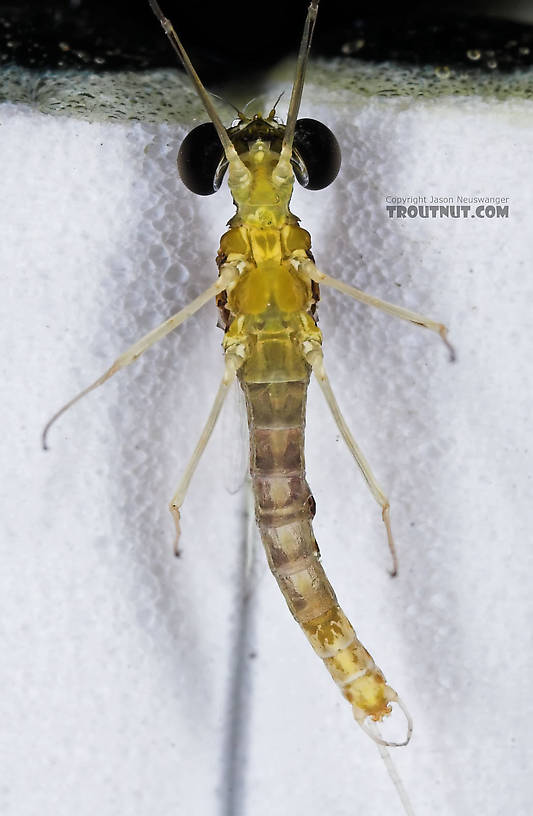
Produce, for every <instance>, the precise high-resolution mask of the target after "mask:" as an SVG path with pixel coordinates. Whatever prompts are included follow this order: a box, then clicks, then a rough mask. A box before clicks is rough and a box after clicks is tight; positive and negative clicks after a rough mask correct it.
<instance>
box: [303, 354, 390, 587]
mask: <svg viewBox="0 0 533 816" xmlns="http://www.w3.org/2000/svg"><path fill="white" fill-rule="evenodd" d="M304 354H305V358H306V360H307V362H308V363H309V364H310V365H311V366H312V368H313V373H314V375H315V376H316V378H317V380H318V383H319V385H320V387H321V389H322V393H323V394H324V396H325V398H326V401H327V403H328V405H329V407H330V410H331V413H332V414H333V418H334V419H335V422H336V423H337V427H338V429H339V431H340V432H341V434H342V437H343V439H344V441H345V442H346V444H347V445H348V448H349V450H350V453H351V454H352V456H353V458H354V459H355V461H356V463H357V466H358V468H359V470H360V471H361V473H362V474H363V476H364V479H365V481H366V483H367V485H368V487H369V488H370V492H371V493H372V495H373V496H374V498H375V500H376V501H377V503H378V504H379V506H380V507H381V517H382V519H383V523H384V524H385V529H386V531H387V542H388V545H389V550H390V554H391V557H392V570H391V575H392V576H394V575H396V574H397V573H398V556H397V555H396V547H395V546H394V539H393V537H392V530H391V525H390V504H389V500H388V498H387V497H386V495H385V494H384V492H383V490H382V489H381V487H380V486H379V484H378V483H377V481H376V478H375V476H374V474H373V473H372V471H371V469H370V465H369V464H368V462H367V461H366V459H365V457H364V455H363V452H362V450H361V448H360V447H359V445H358V444H357V442H356V441H355V439H354V438H353V436H352V434H351V431H350V429H349V427H348V425H347V424H346V421H345V419H344V417H343V415H342V414H341V411H340V408H339V406H338V405H337V400H336V399H335V395H334V393H333V391H332V388H331V385H330V382H329V379H328V376H327V374H326V370H325V368H324V358H323V355H322V349H321V347H320V344H319V343H317V342H316V341H313V340H306V341H305V342H304Z"/></svg>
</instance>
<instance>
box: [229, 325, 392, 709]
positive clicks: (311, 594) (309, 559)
mask: <svg viewBox="0 0 533 816" xmlns="http://www.w3.org/2000/svg"><path fill="white" fill-rule="evenodd" d="M280 342H281V338H279V339H277V340H276V339H275V338H269V339H263V340H262V341H260V340H258V341H257V344H256V347H255V352H256V354H257V353H259V355H260V358H261V359H260V360H258V359H254V353H253V352H252V354H251V356H250V359H249V360H247V361H246V362H245V364H244V365H243V368H242V369H241V371H240V372H239V376H240V381H241V387H242V389H243V391H244V394H245V397H246V405H247V412H248V423H249V429H250V473H251V477H252V485H253V491H254V497H255V512H256V519H257V524H258V526H259V531H260V534H261V539H262V542H263V545H264V547H265V551H266V555H267V559H268V563H269V566H270V569H271V570H272V573H273V575H274V577H275V578H276V581H277V582H278V585H279V587H280V589H281V591H282V593H283V596H284V598H285V601H286V603H287V606H288V607H289V609H290V611H291V613H292V615H293V617H294V618H295V620H296V621H297V622H298V623H299V625H300V626H301V628H302V629H303V631H304V632H305V634H306V636H307V638H308V640H309V641H310V643H311V645H312V646H313V649H314V650H315V652H316V653H317V654H318V656H319V657H320V658H321V659H322V660H323V661H324V664H325V665H326V668H327V669H328V671H329V672H330V674H331V675H332V677H333V679H334V680H335V682H336V683H337V684H338V686H339V687H340V689H341V691H342V693H343V695H344V696H345V697H346V699H347V700H349V701H350V703H351V704H352V707H353V713H354V716H355V717H356V719H357V720H358V721H359V722H362V721H363V720H364V719H365V717H366V716H369V715H370V716H371V717H372V718H373V719H375V720H381V719H382V718H383V716H385V715H386V714H388V713H390V710H391V709H390V705H389V703H390V702H392V701H394V700H396V699H397V695H396V693H395V692H394V690H393V689H392V688H390V687H389V686H388V685H387V684H386V683H385V678H384V676H383V674H382V673H381V671H380V670H379V669H378V668H377V667H376V665H375V663H374V661H373V660H372V658H371V656H370V654H369V653H368V652H367V651H366V649H365V648H364V647H363V645H362V644H361V643H360V641H359V640H358V639H357V637H356V635H355V632H354V630H353V628H352V626H351V624H350V622H349V620H348V619H347V617H346V616H345V615H344V613H343V611H342V609H341V608H340V606H339V604H338V601H337V598H336V595H335V592H334V591H333V587H332V586H331V584H330V582H329V581H328V578H327V576H326V574H325V572H324V569H323V567H322V565H321V563H320V551H319V549H318V545H317V543H316V540H315V537H314V533H313V527H312V520H313V517H314V514H315V502H314V499H313V496H312V493H311V490H310V488H309V485H308V484H307V481H306V478H305V457H304V430H305V407H306V398H307V385H308V381H309V367H308V366H307V363H306V362H305V360H304V358H303V355H302V354H301V352H300V351H299V348H298V347H297V346H296V344H293V343H291V341H290V340H289V338H287V337H286V338H284V340H283V343H284V344H286V345H285V347H284V348H283V346H279V345H275V344H276V343H278V344H279V343H280ZM269 358H272V359H274V360H277V365H276V366H274V376H273V377H272V379H270V380H269V381H267V373H266V368H265V365H264V363H265V360H268V359H269ZM298 358H299V359H298ZM283 359H286V360H288V361H289V363H290V364H289V365H288V366H287V367H286V370H285V373H284V371H283V365H282V360H283ZM261 361H262V362H261ZM262 372H263V375H262Z"/></svg>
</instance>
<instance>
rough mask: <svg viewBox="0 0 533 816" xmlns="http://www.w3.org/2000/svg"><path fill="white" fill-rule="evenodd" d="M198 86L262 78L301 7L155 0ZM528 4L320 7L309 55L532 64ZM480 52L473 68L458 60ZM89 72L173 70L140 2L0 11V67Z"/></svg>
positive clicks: (486, 67) (334, 2)
mask: <svg viewBox="0 0 533 816" xmlns="http://www.w3.org/2000/svg"><path fill="white" fill-rule="evenodd" d="M161 6H162V8H163V11H164V13H165V14H166V15H167V16H168V17H169V18H170V19H172V21H173V23H174V25H175V27H176V29H177V31H178V33H179V34H180V36H181V38H182V40H183V42H184V44H185V46H186V48H187V49H188V51H189V53H190V56H191V58H192V59H193V62H194V63H195V65H196V66H197V68H198V71H199V73H200V74H201V76H202V79H203V80H204V82H206V83H209V82H213V81H222V80H227V79H236V78H238V75H239V72H240V70H241V66H243V65H245V66H246V69H247V72H250V71H251V72H253V71H258V72H259V71H261V70H264V68H265V67H268V66H269V65H271V64H273V63H275V62H276V61H277V60H279V59H280V58H281V57H282V56H284V55H287V54H290V53H292V52H294V51H295V50H296V48H297V44H298V39H299V36H300V33H301V29H302V26H303V21H304V18H305V12H306V8H307V0H285V2H270V3H257V4H254V3H253V2H252V0H247V2H242V1H241V0H234V1H233V2H222V3H221V2H218V3H216V4H215V6H214V7H213V8H209V9H208V8H207V7H206V5H204V3H200V2H197V3H191V2H189V3H184V2H183V0H181V2H180V0H161ZM532 24H533V2H527V1H526V2H522V3H516V2H508V3H506V2H501V1H496V2H486V0H485V2H481V1H479V2H473V1H472V0H470V2H467V3H459V2H449V3H439V4H431V3H428V2H409V0H402V2H401V3H399V2H397V3H382V2H374V3H369V2H361V3H355V2H351V1H350V0H322V3H321V6H320V10H319V17H318V24H317V27H316V32H315V40H314V45H313V50H314V53H315V54H321V55H325V56H332V55H338V56H344V57H346V56H347V52H350V51H351V52H352V53H353V54H354V55H356V56H357V57H358V58H359V59H364V60H374V61H383V60H387V59H393V60H396V61H399V62H404V63H411V64H427V63H429V64H439V65H440V64H446V65H448V66H450V67H464V68H468V69H469V70H472V71H494V70H495V67H494V62H496V63H497V68H496V70H498V71H512V70H515V69H516V68H518V67H521V66H528V65H531V62H532V52H533V25H532ZM469 49H479V50H480V51H481V53H482V56H481V58H480V59H479V60H478V61H476V62H475V63H473V62H472V60H471V59H469V58H468V57H467V55H466V52H467V51H468V50H469ZM12 63H16V64H19V65H22V66H25V67H30V68H36V69H43V68H73V67H74V68H80V69H90V70H92V71H102V70H123V69H131V70H136V69H149V68H157V67H163V66H172V65H176V58H175V56H174V54H173V52H172V50H171V48H170V45H169V44H168V42H167V40H166V38H165V36H164V34H163V32H162V30H161V28H160V26H159V23H158V22H157V20H156V18H155V17H154V15H153V13H152V11H151V10H150V8H149V6H148V2H147V1H145V0H129V1H128V2H123V1H122V0H116V2H110V0H107V2H102V0H56V2H50V3H42V2H37V1H36V0H32V1H31V2H22V3H2V4H0V64H12Z"/></svg>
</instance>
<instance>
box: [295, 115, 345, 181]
mask: <svg viewBox="0 0 533 816" xmlns="http://www.w3.org/2000/svg"><path fill="white" fill-rule="evenodd" d="M293 148H294V150H295V156H294V158H293V169H294V174H295V176H296V178H297V179H298V181H299V182H300V184H301V185H302V186H303V187H307V189H308V190H323V189H324V187H328V186H329V185H330V184H331V182H332V181H334V180H335V179H336V178H337V174H338V172H339V170H340V166H341V149H340V147H339V143H338V141H337V139H336V138H335V136H334V135H333V133H332V132H331V130H330V129H329V128H328V127H326V125H323V124H322V122H318V121H317V120H316V119H298V121H297V122H296V129H295V131H294V142H293ZM302 165H303V168H302ZM304 171H305V172H304Z"/></svg>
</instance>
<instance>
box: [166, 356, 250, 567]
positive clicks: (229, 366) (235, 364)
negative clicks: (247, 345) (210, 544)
mask: <svg viewBox="0 0 533 816" xmlns="http://www.w3.org/2000/svg"><path fill="white" fill-rule="evenodd" d="M242 362H243V358H240V357H238V356H237V355H233V354H228V353H226V370H225V372H224V376H223V377H222V381H221V383H220V385H219V388H218V391H217V395H216V397H215V401H214V402H213V405H212V408H211V411H210V412H209V416H208V418H207V422H206V423H205V425H204V428H203V430H202V433H201V435H200V438H199V440H198V442H197V443H196V447H195V449H194V451H193V454H192V456H191V458H190V460H189V462H188V464H187V467H186V468H185V472H184V474H183V476H182V477H181V481H180V483H179V485H178V489H177V490H176V492H175V493H174V495H173V496H172V499H171V501H170V504H169V509H170V512H171V513H172V517H173V519H174V524H175V525H176V538H175V539H174V555H176V556H178V555H179V554H180V552H179V540H180V536H181V528H180V509H181V506H182V504H183V502H184V500H185V495H186V493H187V490H188V488H189V484H190V482H191V479H192V477H193V475H194V471H195V470H196V468H197V467H198V463H199V462H200V459H201V458H202V454H203V452H204V450H205V447H206V445H207V443H208V442H209V439H210V437H211V434H212V433H213V430H214V427H215V425H216V423H217V419H218V417H219V415H220V411H221V409H222V406H223V404H224V400H225V399H226V395H227V393H228V391H229V388H230V386H231V384H232V382H233V380H234V378H235V372H236V370H237V368H239V366H240V365H241V364H242Z"/></svg>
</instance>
